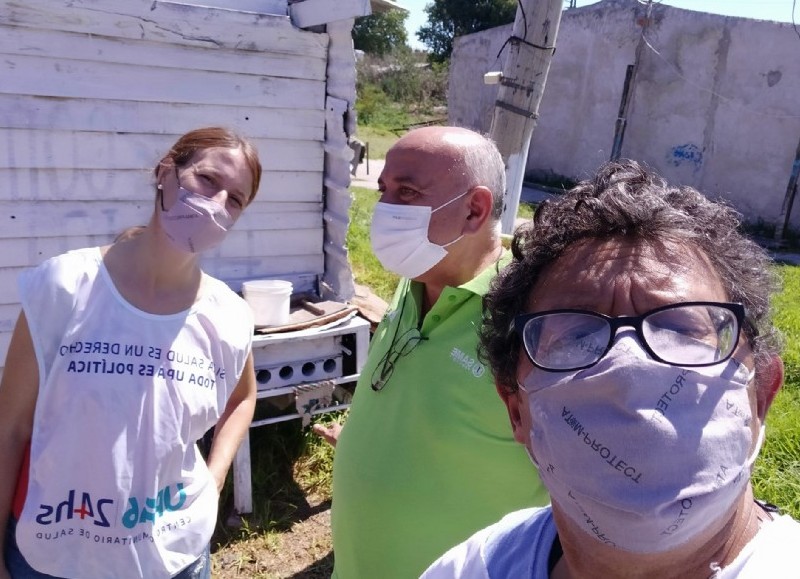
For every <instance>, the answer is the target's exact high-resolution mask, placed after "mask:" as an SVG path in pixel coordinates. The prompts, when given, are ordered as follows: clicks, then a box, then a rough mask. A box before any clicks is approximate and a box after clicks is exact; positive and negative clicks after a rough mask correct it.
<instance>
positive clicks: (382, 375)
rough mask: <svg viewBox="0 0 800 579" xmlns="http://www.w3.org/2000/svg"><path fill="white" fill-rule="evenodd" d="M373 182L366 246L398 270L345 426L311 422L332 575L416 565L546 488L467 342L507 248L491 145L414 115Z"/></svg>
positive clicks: (382, 577)
mask: <svg viewBox="0 0 800 579" xmlns="http://www.w3.org/2000/svg"><path fill="white" fill-rule="evenodd" d="M378 185H379V188H380V191H381V198H380V202H379V203H378V204H377V206H376V208H375V213H374V215H373V221H372V227H371V241H372V247H373V251H374V252H375V254H376V255H377V257H378V258H379V259H380V261H381V263H382V264H383V266H384V267H386V268H387V269H389V270H391V271H394V272H395V273H397V274H399V275H400V276H402V278H403V279H402V280H401V281H400V283H399V285H398V289H397V292H396V294H395V297H394V299H393V301H392V303H391V304H390V307H389V310H388V312H387V314H386V316H385V317H384V319H383V321H382V322H381V324H380V326H379V327H378V329H377V331H376V333H375V335H374V337H373V340H372V343H371V345H370V351H369V356H368V359H367V361H366V364H365V366H364V369H363V371H362V373H361V378H360V379H359V381H358V387H357V388H356V393H355V396H354V399H353V404H352V407H351V409H350V415H349V417H348V419H347V422H346V424H345V426H344V428H342V429H341V433H339V432H338V429H336V428H334V429H333V430H331V431H325V430H323V429H319V432H320V434H322V435H324V436H326V438H328V439H329V440H330V441H331V442H332V443H334V444H336V457H335V460H334V472H333V511H332V526H333V546H334V558H335V569H334V573H333V576H334V577H336V578H338V579H358V578H370V579H391V578H395V577H396V578H402V579H407V578H411V577H418V576H419V575H420V573H422V571H424V570H425V568H426V567H427V566H428V565H429V564H430V563H431V562H432V561H433V560H435V559H436V558H437V557H438V556H439V555H441V554H442V553H443V552H444V551H446V550H447V549H448V548H450V547H452V546H453V545H455V544H457V543H459V542H460V541H462V540H464V539H466V538H467V537H469V536H470V535H471V534H472V533H473V532H475V531H476V530H477V529H480V528H482V527H484V526H485V525H487V524H489V523H490V522H492V521H495V520H497V519H498V518H499V517H500V516H502V515H503V514H504V513H507V512H509V511H513V510H515V509H519V508H521V507H523V506H532V505H543V504H546V503H547V502H548V500H547V495H546V492H545V490H544V488H543V487H542V486H541V483H540V482H539V479H538V477H537V475H536V471H535V470H534V469H532V468H531V465H530V460H529V459H528V457H527V456H526V454H525V452H524V451H523V450H522V449H521V448H520V447H519V445H516V444H515V443H514V439H513V436H512V432H511V430H510V429H509V427H508V418H507V415H506V412H505V409H504V408H503V405H502V403H501V402H500V400H499V398H498V396H497V394H496V392H495V387H494V381H493V379H492V376H491V372H490V370H489V369H488V368H487V367H485V366H484V365H483V364H482V363H481V362H480V361H479V360H478V359H477V354H476V347H477V343H478V334H477V331H478V328H479V326H480V318H481V298H482V296H483V295H484V294H485V293H486V291H487V289H488V287H489V283H490V282H491V280H492V278H493V277H494V275H495V273H496V272H497V270H498V268H499V267H501V266H502V265H503V264H505V263H506V261H507V259H506V256H505V255H504V250H503V247H502V244H501V240H500V223H499V219H500V215H501V213H502V210H503V194H504V191H505V171H504V166H503V160H502V158H501V156H500V153H499V152H498V151H497V147H496V146H495V145H494V143H493V142H491V141H490V140H488V139H486V138H485V137H483V136H481V135H479V134H478V133H475V132H472V131H469V130H466V129H460V128H455V127H428V128H424V129H417V130H415V131H412V132H410V133H408V134H407V135H405V136H404V137H403V138H401V139H400V140H399V141H398V142H397V143H396V144H395V145H394V147H392V148H391V149H390V150H389V152H388V154H387V156H386V165H385V167H384V170H383V173H381V176H380V178H379V180H378Z"/></svg>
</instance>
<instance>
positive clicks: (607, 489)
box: [523, 330, 764, 553]
mask: <svg viewBox="0 0 800 579" xmlns="http://www.w3.org/2000/svg"><path fill="white" fill-rule="evenodd" d="M618 336H619V337H618V338H617V341H616V343H615V344H614V346H613V347H612V349H611V350H610V351H609V352H608V354H606V356H605V357H603V358H602V359H601V360H600V361H599V362H597V364H595V365H594V366H592V367H590V368H586V369H584V370H578V371H573V372H546V371H543V370H539V369H537V368H534V369H533V370H532V371H531V372H530V373H529V374H528V376H527V377H526V378H525V381H524V384H523V388H524V389H525V391H526V392H527V393H528V406H529V409H530V416H531V432H530V445H531V450H532V452H531V453H529V454H531V455H532V456H531V458H532V459H533V460H534V463H535V464H536V467H537V469H538V470H539V474H540V476H541V479H542V482H544V484H545V486H546V487H547V489H548V490H549V491H550V494H551V496H552V497H553V500H554V502H557V503H558V506H559V507H560V508H561V509H562V510H563V511H564V512H565V513H566V514H567V515H568V516H569V517H570V518H571V519H572V521H573V522H574V523H575V524H576V525H578V526H579V527H580V528H582V529H583V530H584V531H585V532H586V533H588V534H589V535H592V536H594V537H595V538H596V539H597V540H599V541H601V542H603V543H606V544H608V545H611V546H615V547H618V548H620V549H624V550H627V551H633V552H637V553H657V552H663V551H668V550H670V549H672V548H675V547H677V546H679V545H681V544H683V543H685V542H686V541H689V540H690V539H692V538H693V537H695V536H697V535H698V534H699V533H700V532H701V531H703V530H704V529H706V528H708V527H709V525H711V524H713V523H714V522H715V521H717V520H719V518H720V517H721V516H724V515H725V513H727V512H728V511H729V509H730V508H731V507H732V506H733V504H734V502H735V501H736V500H737V499H738V497H739V496H740V494H741V492H742V490H743V488H744V486H745V485H746V484H747V481H748V480H749V475H750V469H751V467H752V465H753V462H755V459H756V456H757V455H758V452H759V450H760V448H761V444H762V443H763V439H764V429H763V426H762V429H761V432H760V433H759V436H758V441H757V444H756V447H755V449H754V450H753V451H752V452H751V451H750V447H751V443H752V438H753V437H752V431H751V428H750V423H751V421H752V413H751V409H750V400H749V397H748V392H747V385H748V383H749V382H750V381H751V380H752V378H753V373H750V372H748V370H747V368H746V367H745V366H744V365H743V364H740V363H739V362H737V361H735V360H734V359H733V358H731V359H729V360H728V361H726V362H722V363H720V364H716V365H713V366H707V367H699V368H691V369H689V368H681V367H677V366H670V365H667V364H662V363H661V362H656V361H654V360H652V359H650V358H649V357H648V355H647V353H646V352H645V351H644V350H643V349H642V347H641V346H640V345H639V342H638V340H637V339H636V337H635V333H634V332H633V331H632V330H631V331H621V332H619V333H618Z"/></svg>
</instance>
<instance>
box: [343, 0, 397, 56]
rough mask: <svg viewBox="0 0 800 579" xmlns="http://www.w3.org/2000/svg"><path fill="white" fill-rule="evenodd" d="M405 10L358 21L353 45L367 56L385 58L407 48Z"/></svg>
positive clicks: (379, 14) (374, 15)
mask: <svg viewBox="0 0 800 579" xmlns="http://www.w3.org/2000/svg"><path fill="white" fill-rule="evenodd" d="M407 16H408V13H407V12H405V11H403V10H390V11H388V12H379V13H377V14H370V15H369V16H364V17H362V18H358V19H356V24H355V26H353V45H354V46H355V48H356V49H358V50H363V51H364V52H365V53H367V54H374V55H375V56H384V55H386V54H389V53H390V52H392V51H393V50H395V49H396V48H404V47H406V46H407V44H406V43H407V41H408V37H407V36H406V27H405V22H406V17H407Z"/></svg>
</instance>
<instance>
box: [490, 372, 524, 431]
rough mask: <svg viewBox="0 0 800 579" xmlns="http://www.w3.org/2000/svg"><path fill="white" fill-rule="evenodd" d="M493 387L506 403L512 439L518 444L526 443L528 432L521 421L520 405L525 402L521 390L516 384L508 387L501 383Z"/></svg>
mask: <svg viewBox="0 0 800 579" xmlns="http://www.w3.org/2000/svg"><path fill="white" fill-rule="evenodd" d="M495 388H496V389H497V393H498V394H499V395H500V398H502V400H503V403H504V404H505V405H506V410H507V411H508V419H509V420H510V421H511V430H512V431H513V432H514V440H516V441H517V442H519V443H520V444H525V443H527V442H528V435H529V433H528V429H527V428H526V427H525V426H524V425H523V422H522V405H523V404H527V402H526V401H525V400H523V399H522V398H523V396H522V391H521V390H520V389H519V388H517V387H516V386H512V387H509V386H506V385H503V384H495Z"/></svg>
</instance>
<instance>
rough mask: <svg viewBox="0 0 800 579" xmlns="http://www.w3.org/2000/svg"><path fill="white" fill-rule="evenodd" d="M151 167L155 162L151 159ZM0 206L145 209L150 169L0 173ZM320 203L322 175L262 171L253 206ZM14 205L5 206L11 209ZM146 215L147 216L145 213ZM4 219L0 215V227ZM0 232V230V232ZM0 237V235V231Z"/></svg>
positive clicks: (149, 194)
mask: <svg viewBox="0 0 800 579" xmlns="http://www.w3.org/2000/svg"><path fill="white" fill-rule="evenodd" d="M152 162H153V164H154V165H155V163H156V160H155V159H154V160H153V161H152ZM0 183H2V184H3V185H2V186H1V187H0V205H2V202H4V201H6V202H7V201H24V202H27V201H31V200H34V201H63V200H67V199H71V200H81V201H103V202H106V201H108V202H113V201H127V202H131V203H136V204H137V205H142V206H147V208H148V211H149V208H150V207H151V203H152V202H153V199H155V185H154V180H153V177H152V172H151V170H150V169H147V170H143V169H139V170H133V169H130V170H114V171H73V170H71V169H37V170H22V169H0ZM285 201H289V202H298V203H300V202H321V201H322V171H321V169H320V170H318V171H316V172H302V173H301V172H277V171H266V172H264V173H263V174H262V176H261V187H260V188H259V192H258V197H257V198H256V201H255V203H257V204H260V203H263V202H271V203H278V202H285ZM16 206H17V203H14V204H13V205H12V206H7V209H14V208H15V207H16ZM148 215H149V213H148ZM7 218H8V215H7V214H5V215H0V224H2V223H3V221H4V220H6V219H7ZM0 229H1V228H0ZM0 235H2V231H0Z"/></svg>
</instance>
